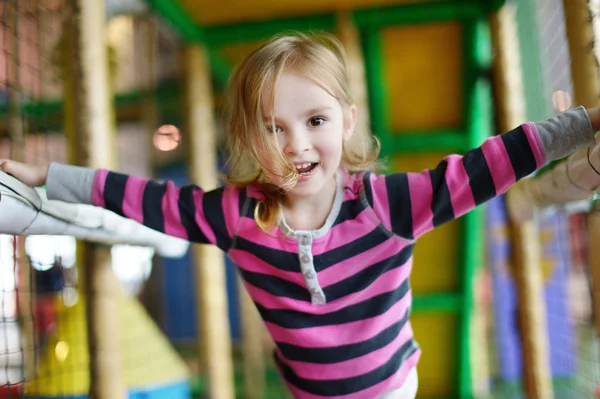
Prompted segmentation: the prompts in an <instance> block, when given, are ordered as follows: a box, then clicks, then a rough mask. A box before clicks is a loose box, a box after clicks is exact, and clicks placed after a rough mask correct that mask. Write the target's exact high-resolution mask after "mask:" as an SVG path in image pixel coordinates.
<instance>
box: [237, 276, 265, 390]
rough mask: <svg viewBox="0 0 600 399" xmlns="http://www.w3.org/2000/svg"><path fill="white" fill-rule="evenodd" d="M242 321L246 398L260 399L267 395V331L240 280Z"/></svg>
mask: <svg viewBox="0 0 600 399" xmlns="http://www.w3.org/2000/svg"><path fill="white" fill-rule="evenodd" d="M238 287H239V288H238V292H239V298H240V299H239V303H240V319H241V326H242V357H243V360H242V361H243V373H244V397H245V398H247V399H260V398H262V397H263V395H264V394H265V391H266V389H265V346H264V335H265V329H264V328H263V322H262V320H261V318H260V315H259V314H258V310H257V309H256V307H255V306H254V302H253V301H252V299H251V298H250V295H248V292H247V291H246V288H245V287H244V285H243V284H242V281H241V279H240V278H238Z"/></svg>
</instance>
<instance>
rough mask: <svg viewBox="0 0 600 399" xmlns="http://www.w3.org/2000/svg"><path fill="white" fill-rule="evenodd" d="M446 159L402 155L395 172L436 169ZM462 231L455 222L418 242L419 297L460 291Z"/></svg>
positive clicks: (414, 278) (414, 283)
mask: <svg viewBox="0 0 600 399" xmlns="http://www.w3.org/2000/svg"><path fill="white" fill-rule="evenodd" d="M445 155H447V154H427V155H413V156H408V155H402V156H400V157H398V158H397V159H395V160H394V163H393V167H394V169H393V170H394V171H397V172H421V171H422V170H424V169H426V168H434V167H436V166H437V164H438V163H439V161H441V160H442V158H443V157H444V156H445ZM459 227H460V226H459V222H458V221H452V222H449V223H447V224H445V225H443V226H440V227H438V228H436V229H434V230H433V231H431V232H429V233H427V234H425V235H424V236H423V237H421V238H420V239H419V240H417V245H416V246H415V255H414V262H413V272H412V274H411V281H410V284H411V287H412V289H413V291H414V292H415V293H416V294H423V293H432V292H439V291H455V290H456V289H457V288H458V282H459V280H460V279H459V277H460V273H459V270H460V269H459V267H458V265H459V263H458V256H459V248H460V246H459V245H460V242H459V239H458V238H459V237H460V234H459V233H460V230H459Z"/></svg>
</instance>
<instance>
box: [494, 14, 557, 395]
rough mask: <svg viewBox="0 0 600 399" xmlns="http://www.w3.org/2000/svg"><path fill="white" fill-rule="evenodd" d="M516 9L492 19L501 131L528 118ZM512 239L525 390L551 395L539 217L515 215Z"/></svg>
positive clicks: (495, 15)
mask: <svg viewBox="0 0 600 399" xmlns="http://www.w3.org/2000/svg"><path fill="white" fill-rule="evenodd" d="M515 11H516V10H515V7H514V5H510V4H507V5H505V6H504V7H503V8H501V9H500V10H499V11H498V12H497V13H495V14H494V15H493V16H492V17H491V21H490V22H491V27H492V40H493V44H494V47H495V52H496V54H495V57H494V69H495V71H494V72H495V73H494V76H495V84H496V87H497V93H498V95H497V110H498V128H499V129H500V131H501V132H506V131H509V130H510V129H513V128H514V127H516V126H518V125H519V124H521V123H523V122H525V121H526V117H525V102H524V97H525V96H524V88H523V81H522V72H521V60H520V54H521V52H520V49H519V41H518V36H517V25H516V19H515ZM508 194H509V195H510V192H509V193H508ZM511 244H512V248H513V261H514V267H513V271H514V277H515V282H516V285H517V291H518V298H519V325H520V332H521V347H522V352H523V369H524V377H525V391H526V394H527V397H528V398H531V399H550V398H552V397H553V391H552V376H551V372H550V360H549V354H548V345H549V344H548V335H547V334H548V333H547V329H546V305H545V301H544V283H543V279H542V265H541V246H540V237H539V234H538V228H537V225H536V222H535V220H527V221H519V220H512V221H511Z"/></svg>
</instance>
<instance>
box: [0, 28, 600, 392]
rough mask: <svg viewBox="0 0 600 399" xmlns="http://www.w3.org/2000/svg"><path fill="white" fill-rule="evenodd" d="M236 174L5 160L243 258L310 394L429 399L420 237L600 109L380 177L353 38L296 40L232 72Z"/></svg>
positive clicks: (289, 377) (54, 192) (38, 180)
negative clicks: (417, 329)
mask: <svg viewBox="0 0 600 399" xmlns="http://www.w3.org/2000/svg"><path fill="white" fill-rule="evenodd" d="M230 100H231V101H230V109H229V110H230V115H229V137H230V154H231V159H230V162H229V169H228V174H227V176H226V180H227V181H228V183H229V185H228V186H226V187H224V188H218V189H215V190H212V191H204V190H202V189H201V188H199V187H197V186H193V185H190V186H185V187H181V188H178V187H175V186H174V185H173V183H171V182H167V183H164V184H161V183H158V182H155V181H152V180H146V179H142V178H138V177H134V176H126V175H123V174H119V173H115V172H110V171H107V170H91V169H86V168H81V167H74V166H67V165H61V164H56V163H53V164H51V165H49V167H41V166H30V165H24V164H19V163H16V162H13V161H5V162H4V163H3V164H2V166H1V169H2V170H3V171H5V172H8V173H11V174H12V175H14V176H16V177H17V178H19V179H20V180H22V181H23V182H25V183H27V184H29V185H42V184H44V183H45V184H46V185H47V193H48V197H49V198H51V199H56V200H62V201H67V202H76V203H87V204H93V205H97V206H101V207H105V208H106V209H109V210H112V211H114V212H116V213H118V214H119V215H124V216H126V217H129V218H132V219H135V220H137V221H139V222H141V223H143V224H145V225H146V226H149V227H151V228H153V229H156V230H158V231H160V232H164V233H166V234H169V235H174V236H177V237H182V238H185V239H187V240H190V241H193V242H198V243H203V244H213V245H217V246H218V247H219V248H221V249H222V250H223V251H224V252H226V253H227V254H228V255H229V256H230V257H231V259H232V260H233V261H234V262H235V263H236V264H237V265H238V267H239V270H240V273H241V275H242V277H243V280H244V283H245V287H246V289H247V290H248V292H249V293H250V295H251V297H252V298H253V300H254V302H255V304H256V306H257V308H258V310H259V312H260V314H261V316H262V318H263V320H264V321H265V323H266V325H267V327H268V330H269V332H270V334H271V335H272V337H273V339H274V340H275V342H276V344H277V349H276V353H275V361H276V364H277V366H278V368H279V370H280V372H281V375H282V376H283V378H284V379H285V381H286V383H287V385H288V387H289V389H290V391H291V392H292V393H293V395H294V396H295V397H296V398H307V399H316V398H327V397H336V398H364V399H373V398H413V397H414V396H415V394H416V391H417V372H416V366H417V363H418V361H419V356H420V349H419V346H418V345H417V343H416V342H415V340H414V338H413V332H412V329H411V324H410V320H409V316H410V309H411V299H412V297H411V290H410V286H409V277H410V273H411V268H412V252H413V247H414V245H415V242H416V240H417V239H418V238H419V237H420V236H421V235H423V234H424V233H426V232H428V231H430V230H431V229H433V228H435V227H437V226H439V225H441V224H442V223H445V222H447V221H449V220H452V219H454V218H457V217H459V216H461V215H464V214H465V213H466V212H468V211H469V210H471V209H473V208H474V207H475V206H477V205H479V204H481V203H483V202H484V201H486V200H488V199H490V198H492V197H494V196H496V195H499V194H501V193H504V192H505V191H506V190H507V189H508V188H509V187H510V186H511V185H512V184H514V183H515V182H516V181H517V180H519V179H520V178H522V177H525V176H527V175H529V174H531V173H532V172H534V171H535V170H536V169H538V168H539V167H541V166H542V165H544V163H546V162H548V161H551V160H555V159H559V158H562V157H564V156H566V155H567V154H569V153H571V152H574V151H576V150H578V149H580V148H583V147H586V146H590V145H593V144H594V143H595V138H594V130H596V129H597V128H598V126H600V116H599V111H598V110H597V109H592V110H589V111H588V112H586V110H585V109H583V108H578V109H575V110H571V111H568V112H566V113H563V114H560V115H558V116H556V117H554V118H551V119H549V120H547V121H544V122H541V123H526V124H523V125H521V126H519V127H517V128H515V129H514V130H513V131H510V132H508V133H506V134H503V135H501V136H498V137H493V138H490V139H488V140H487V141H486V142H485V143H484V144H483V145H482V146H481V147H479V148H476V149H473V150H471V151H469V152H467V153H466V154H465V155H464V156H459V155H451V156H449V157H447V158H445V159H444V160H442V161H441V162H440V164H439V165H438V166H437V168H435V169H432V170H425V171H423V172H422V173H396V174H391V175H389V176H384V175H380V174H376V173H374V172H373V171H372V170H373V169H374V168H375V167H376V164H377V160H378V150H379V148H378V142H377V141H376V140H375V139H374V138H373V137H372V136H371V135H370V133H369V132H368V131H364V130H359V129H355V127H356V126H358V124H357V123H356V121H357V109H356V107H355V106H354V104H353V101H352V97H351V95H350V92H349V88H348V76H347V70H346V64H345V60H344V52H343V50H342V47H341V46H340V44H339V43H338V41H336V40H335V39H334V38H333V37H330V36H326V35H325V36H318V37H317V36H310V37H309V36H304V35H295V36H283V37H277V38H275V39H273V40H271V41H270V42H268V43H266V44H265V45H263V46H262V47H260V48H259V49H257V50H256V51H254V52H253V53H252V54H250V55H249V56H248V57H247V58H246V59H245V60H244V61H243V63H242V64H241V65H240V67H239V68H238V69H237V70H236V71H235V74H234V76H233V79H232V81H231V93H230Z"/></svg>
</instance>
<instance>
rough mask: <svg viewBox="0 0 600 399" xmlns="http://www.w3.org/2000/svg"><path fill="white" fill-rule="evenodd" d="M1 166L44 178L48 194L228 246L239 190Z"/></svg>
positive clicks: (79, 170) (37, 181)
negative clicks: (180, 185)
mask: <svg viewBox="0 0 600 399" xmlns="http://www.w3.org/2000/svg"><path fill="white" fill-rule="evenodd" d="M0 169H2V170H4V171H6V172H8V173H11V174H13V175H14V176H15V177H16V178H18V179H20V180H22V181H23V182H24V183H26V184H29V185H42V184H44V183H45V184H46V193H47V196H48V199H51V200H59V201H64V202H71V203H81V204H91V205H95V206H100V207H103V208H106V209H108V210H110V211H113V212H115V213H117V214H119V215H121V216H124V217H127V218H130V219H133V220H136V221H137V222H139V223H142V224H144V225H145V226H148V227H150V228H152V229H154V230H157V231H160V232H162V233H166V234H169V235H172V236H176V237H180V238H183V239H186V240H189V241H193V242H198V243H203V244H214V245H217V246H218V247H219V248H221V249H223V250H225V251H226V250H227V249H228V248H229V246H230V242H231V234H230V232H231V231H232V226H231V225H232V223H234V220H235V219H237V215H236V214H235V213H236V212H237V210H238V209H239V207H238V201H239V190H237V189H235V188H232V187H228V188H219V189H216V190H212V191H208V192H207V191H204V190H202V189H201V188H200V187H198V186H195V185H188V186H183V187H176V186H175V185H174V184H173V182H170V181H167V182H164V183H161V182H158V181H155V180H151V179H144V178H140V177H136V176H129V175H125V174H120V173H116V172H111V171H108V170H104V169H99V170H96V169H90V168H83V167H78V166H71V165H63V164H58V163H52V164H50V165H49V166H48V167H47V168H46V169H44V168H40V167H34V166H30V165H25V164H20V163H17V162H14V161H5V162H4V163H3V164H2V165H0Z"/></svg>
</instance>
